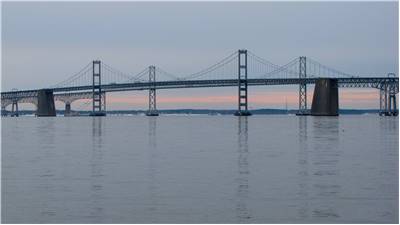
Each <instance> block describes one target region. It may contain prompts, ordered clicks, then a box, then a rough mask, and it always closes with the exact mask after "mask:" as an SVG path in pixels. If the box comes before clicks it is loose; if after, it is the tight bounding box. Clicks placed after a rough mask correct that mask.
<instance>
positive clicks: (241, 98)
mask: <svg viewBox="0 0 400 225" xmlns="http://www.w3.org/2000/svg"><path fill="white" fill-rule="evenodd" d="M247 100H248V99H247V50H239V51H238V111H237V112H236V113H235V116H251V113H250V112H249V111H248V108H247Z"/></svg>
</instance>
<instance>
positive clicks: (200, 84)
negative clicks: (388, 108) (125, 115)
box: [1, 77, 399, 100]
mask: <svg viewBox="0 0 400 225" xmlns="http://www.w3.org/2000/svg"><path fill="white" fill-rule="evenodd" d="M334 79H337V80H338V86H339V87H341V88H377V89H380V87H381V84H382V83H391V84H394V86H395V92H396V94H397V93H398V92H399V79H398V78H385V77H357V78H334ZM316 80H318V78H307V79H299V78H273V79H248V80H247V85H249V86H263V85H266V86H269V85H299V84H303V83H304V82H305V83H306V84H315V82H316ZM237 84H238V80H237V79H220V80H194V81H189V80H183V81H157V82H155V83H154V82H132V83H120V84H103V85H102V92H120V91H137V90H149V89H177V88H207V87H208V88H215V87H233V86H237ZM92 88H93V87H92V85H84V86H77V87H61V88H53V89H51V90H52V91H53V92H54V93H59V94H65V95H79V94H80V92H85V94H86V93H87V92H88V91H90V90H92ZM37 92H38V89H33V90H24V91H9V92H2V93H1V99H2V100H5V99H15V98H17V99H20V98H29V97H36V96H37Z"/></svg>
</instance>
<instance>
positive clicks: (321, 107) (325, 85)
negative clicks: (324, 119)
mask: <svg viewBox="0 0 400 225" xmlns="http://www.w3.org/2000/svg"><path fill="white" fill-rule="evenodd" d="M311 115H312V116H338V115H339V92H338V86H337V79H331V78H321V79H318V80H317V82H316V83H315V89H314V96H313V101H312V106H311Z"/></svg>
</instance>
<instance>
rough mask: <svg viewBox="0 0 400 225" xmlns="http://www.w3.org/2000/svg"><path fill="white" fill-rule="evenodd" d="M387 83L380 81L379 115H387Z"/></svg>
mask: <svg viewBox="0 0 400 225" xmlns="http://www.w3.org/2000/svg"><path fill="white" fill-rule="evenodd" d="M387 103H388V85H387V82H382V83H381V84H380V87H379V115H380V116H385V115H388V104H387Z"/></svg>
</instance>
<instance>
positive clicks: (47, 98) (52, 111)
mask: <svg viewBox="0 0 400 225" xmlns="http://www.w3.org/2000/svg"><path fill="white" fill-rule="evenodd" d="M36 116H38V117H41V116H56V107H55V104H54V95H53V91H52V90H50V89H41V90H39V91H38V107H37V112H36Z"/></svg>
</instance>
